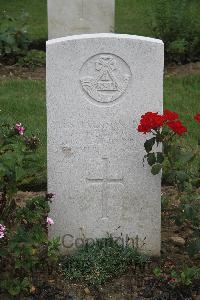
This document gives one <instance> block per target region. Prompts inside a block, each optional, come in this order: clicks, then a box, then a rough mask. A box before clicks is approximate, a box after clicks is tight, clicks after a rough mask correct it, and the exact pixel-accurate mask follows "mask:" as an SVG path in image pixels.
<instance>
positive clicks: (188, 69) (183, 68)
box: [0, 62, 200, 80]
mask: <svg viewBox="0 0 200 300" xmlns="http://www.w3.org/2000/svg"><path fill="white" fill-rule="evenodd" d="M192 74H200V62H196V63H190V64H186V65H169V66H167V67H166V69H165V75H166V76H185V75H192ZM45 76H46V69H45V67H39V68H38V67H37V68H35V69H30V68H23V67H20V66H18V65H12V66H5V65H4V64H0V79H1V80H2V79H8V78H10V79H20V78H21V79H32V80H42V79H45Z"/></svg>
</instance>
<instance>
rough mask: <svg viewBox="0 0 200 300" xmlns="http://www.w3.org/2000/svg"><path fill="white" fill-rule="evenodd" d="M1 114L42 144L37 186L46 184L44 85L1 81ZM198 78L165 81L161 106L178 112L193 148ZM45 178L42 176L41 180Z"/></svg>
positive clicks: (186, 139) (199, 76)
mask: <svg viewBox="0 0 200 300" xmlns="http://www.w3.org/2000/svg"><path fill="white" fill-rule="evenodd" d="M0 90H1V94H0V109H1V114H4V117H6V118H8V119H9V120H10V121H11V122H12V123H15V122H17V121H20V122H22V123H23V124H25V126H26V127H27V133H28V134H32V133H36V134H37V135H38V136H39V138H40V140H41V147H40V151H39V153H38V164H40V166H41V168H42V169H43V173H42V174H41V176H40V177H38V181H39V185H40V184H43V183H44V181H45V180H46V108H45V83H44V81H39V80H38V81H34V80H3V81H1V82H0ZM199 99H200V75H193V76H185V77H174V76H171V77H168V78H166V79H165V84H164V106H165V108H169V109H172V110H175V111H177V112H178V113H179V114H180V117H181V119H183V121H184V124H185V125H186V126H187V127H188V131H189V133H190V134H188V135H187V136H186V137H185V141H186V143H187V144H188V145H192V146H194V145H196V141H197V137H198V130H197V128H198V127H197V126H198V124H196V123H195V122H194V121H193V116H194V114H196V113H197V112H199V110H200V109H199V108H200V107H199ZM43 175H44V176H43Z"/></svg>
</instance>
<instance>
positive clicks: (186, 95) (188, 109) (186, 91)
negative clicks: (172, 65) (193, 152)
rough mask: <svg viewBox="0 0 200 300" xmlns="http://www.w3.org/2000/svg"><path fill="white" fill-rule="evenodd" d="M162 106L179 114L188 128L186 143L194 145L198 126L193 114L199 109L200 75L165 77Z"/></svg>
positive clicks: (197, 134)
mask: <svg viewBox="0 0 200 300" xmlns="http://www.w3.org/2000/svg"><path fill="white" fill-rule="evenodd" d="M164 106H165V108H168V109H171V110H174V111H176V112H177V113H178V114H179V115H180V118H181V120H183V122H184V124H185V125H186V126H187V128H188V134H186V136H185V141H186V143H187V145H188V146H196V145H197V139H198V136H199V126H198V124H197V123H196V122H195V121H194V115H195V114H197V113H198V112H199V111H200V75H190V76H184V77H174V76H171V77H167V78H166V79H165V81H164Z"/></svg>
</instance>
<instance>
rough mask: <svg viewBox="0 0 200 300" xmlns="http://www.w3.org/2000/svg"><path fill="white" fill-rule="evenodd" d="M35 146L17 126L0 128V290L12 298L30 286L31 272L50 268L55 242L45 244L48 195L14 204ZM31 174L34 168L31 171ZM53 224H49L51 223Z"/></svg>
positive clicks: (56, 243) (54, 251) (54, 257)
mask: <svg viewBox="0 0 200 300" xmlns="http://www.w3.org/2000/svg"><path fill="white" fill-rule="evenodd" d="M38 145H39V139H38V138H37V137H36V136H32V137H28V136H26V134H25V127H24V126H23V125H22V124H21V123H16V124H15V125H14V126H9V125H8V124H4V123H3V124H2V125H1V127H0V191H1V194H0V270H1V272H0V290H3V291H7V292H8V293H9V294H11V295H13V296H15V295H18V294H20V293H22V292H23V291H28V290H29V289H30V288H31V286H32V275H33V272H36V271H38V270H40V269H41V268H42V267H43V268H44V269H46V268H47V266H48V264H49V265H51V266H52V264H54V263H55V262H56V261H57V258H58V248H59V240H58V239H54V240H52V241H48V237H47V225H48V224H50V223H49V219H47V215H48V213H49V202H50V201H52V196H53V195H52V194H47V195H46V196H45V195H44V196H43V195H39V196H35V197H31V198H28V199H27V200H26V201H22V202H19V201H17V197H16V196H17V191H18V185H19V184H20V182H21V181H22V180H23V178H24V177H25V176H26V172H25V169H26V164H28V163H30V162H34V155H35V153H36V151H37V148H38ZM33 172H34V168H33ZM51 224H53V220H51Z"/></svg>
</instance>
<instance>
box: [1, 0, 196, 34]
mask: <svg viewBox="0 0 200 300" xmlns="http://www.w3.org/2000/svg"><path fill="white" fill-rule="evenodd" d="M154 4H155V0H116V18H115V25H116V29H115V31H116V32H119V33H130V34H137V35H144V36H153V34H152V32H151V31H150V26H149V24H150V23H151V20H152V17H151V16H152V8H153V5H154ZM189 5H190V9H189V10H188V14H190V15H191V17H192V18H193V20H198V19H199V9H200V4H199V0H190V2H189ZM22 10H24V11H26V12H28V13H29V20H28V32H29V33H30V37H31V38H32V39H44V40H46V39H47V0H32V1H31V0H1V1H0V11H6V12H7V13H8V14H9V15H11V16H13V17H14V16H19V14H20V11H22Z"/></svg>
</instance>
